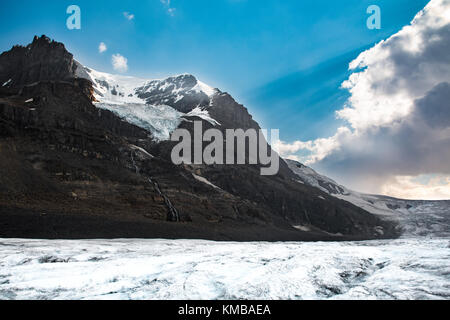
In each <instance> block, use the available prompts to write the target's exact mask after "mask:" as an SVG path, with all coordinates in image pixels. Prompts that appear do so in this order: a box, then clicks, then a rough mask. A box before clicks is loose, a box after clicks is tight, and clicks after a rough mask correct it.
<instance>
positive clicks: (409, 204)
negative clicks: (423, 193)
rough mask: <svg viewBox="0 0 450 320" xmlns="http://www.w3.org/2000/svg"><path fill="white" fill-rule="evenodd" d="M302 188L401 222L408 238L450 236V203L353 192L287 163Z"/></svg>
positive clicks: (301, 165)
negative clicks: (312, 189) (319, 191)
mask: <svg viewBox="0 0 450 320" xmlns="http://www.w3.org/2000/svg"><path fill="white" fill-rule="evenodd" d="M285 162H286V163H287V165H288V166H289V168H290V169H291V170H292V172H294V173H295V174H296V175H297V177H298V179H297V180H296V181H297V182H299V183H301V184H306V185H310V186H312V187H316V188H318V189H320V190H322V191H323V192H326V193H328V194H329V195H331V196H333V197H336V198H338V199H342V200H345V201H348V202H350V203H352V204H354V205H355V206H358V207H360V208H362V209H364V210H366V211H368V212H370V213H373V214H375V215H379V216H382V217H383V218H385V219H391V220H395V221H399V222H400V223H401V226H402V228H403V231H404V235H406V236H411V235H435V236H436V235H437V236H449V235H450V232H449V231H448V230H449V228H450V209H449V208H450V201H425V200H422V201H420V200H403V199H396V198H392V197H387V196H381V195H371V194H364V193H360V192H356V191H353V190H350V189H348V188H346V187H344V186H342V185H340V184H338V183H337V182H335V181H334V180H332V179H330V178H328V177H326V176H324V175H321V174H319V173H317V172H316V171H315V170H313V169H312V168H310V167H307V166H305V165H303V164H301V163H299V162H297V161H294V160H289V159H285Z"/></svg>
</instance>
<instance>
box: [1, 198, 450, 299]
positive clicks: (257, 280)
mask: <svg viewBox="0 0 450 320" xmlns="http://www.w3.org/2000/svg"><path fill="white" fill-rule="evenodd" d="M400 221H401V222H402V223H403V224H404V225H403V228H404V230H405V231H404V234H403V236H402V237H401V238H400V239H397V240H374V241H360V242H275V243H269V242H242V243H238V242H214V241H203V240H183V239H180V240H165V239H152V240H146V239H114V240H104V239H93V240H29V239H0V299H24V300H28V299H30V300H35V299H69V300H72V299H73V300H80V299H90V300H103V299H108V300H111V299H114V300H117V299H119V300H129V299H132V300H149V299H150V300H151V299H168V300H179V299H182V300H196V299H217V300H229V299H231V300H234V299H249V300H251V299H268V300H277V299H298V300H301V299H332V300H339V299H342V300H349V299H350V300H353V299H354V300H359V299H379V300H381V299H387V300H392V299H401V300H404V299H445V300H447V299H450V263H449V261H450V210H449V205H448V203H447V202H427V201H424V202H420V204H419V205H417V206H415V207H414V208H410V209H409V218H408V219H402V220H400Z"/></svg>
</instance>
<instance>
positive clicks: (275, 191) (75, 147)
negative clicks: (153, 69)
mask: <svg viewBox="0 0 450 320" xmlns="http://www.w3.org/2000/svg"><path fill="white" fill-rule="evenodd" d="M3 84H4V85H3ZM2 85H3V86H2ZM93 92H94V91H93V88H92V84H91V82H90V81H88V80H86V79H83V78H78V77H77V63H76V62H75V61H74V59H73V57H72V55H71V54H70V53H68V52H67V51H66V49H65V48H64V45H63V44H61V43H57V42H54V41H50V40H49V39H48V38H46V37H44V36H43V37H40V38H38V37H36V38H35V39H34V41H33V43H31V44H30V45H28V46H26V47H21V46H15V47H13V48H12V49H11V50H10V51H8V52H5V53H3V54H2V55H1V56H0V237H37V238H120V237H134V238H139V237H145V238H203V239H213V240H237V241H241V240H269V241H276V240H344V239H372V238H378V237H395V236H397V231H396V228H395V226H394V225H392V224H391V223H390V222H385V221H382V220H380V219H379V218H377V217H376V216H374V215H372V214H369V213H367V212H366V211H364V210H362V209H360V208H358V207H356V206H353V205H352V204H350V203H348V202H345V201H342V200H339V199H335V198H333V197H331V196H330V195H328V194H326V193H324V192H322V191H320V190H319V189H316V188H313V187H310V186H307V185H302V184H300V183H298V182H296V180H297V179H296V177H295V175H293V173H292V171H291V170H290V169H289V168H288V167H287V165H286V164H285V163H284V162H283V161H281V169H280V172H279V174H278V175H276V176H266V177H264V176H261V175H260V172H259V166H250V165H239V166H238V165H236V166H220V165H214V166H203V165H198V166H194V165H183V166H175V165H173V164H172V162H171V161H170V150H171V147H172V146H173V143H171V142H163V143H156V142H154V141H153V140H152V137H151V134H150V132H147V131H145V130H144V129H141V128H139V127H136V126H134V125H132V124H129V123H127V122H125V121H123V120H121V119H120V118H118V117H117V116H116V115H114V114H113V113H111V112H109V111H106V110H100V109H98V108H96V107H95V105H94V104H93V103H92V101H93ZM157 94H161V92H160V91H158V92H155V95H157ZM206 98H207V97H206V96H203V95H198V96H191V97H188V99H185V100H184V101H183V104H182V105H180V106H174V107H177V108H178V109H180V110H183V111H189V110H192V109H193V108H195V107H196V106H197V105H198V102H199V99H200V101H201V102H202V103H203V104H204V106H205V108H208V109H209V113H210V115H211V116H212V117H214V118H215V119H216V120H217V121H219V122H220V123H221V126H220V129H222V130H225V129H226V128H243V129H246V128H259V126H258V124H257V123H256V122H255V121H253V120H252V118H251V116H250V115H249V114H248V112H247V110H246V109H245V108H244V107H243V106H242V105H239V104H238V103H236V102H235V101H234V99H233V98H232V97H231V96H230V95H228V94H226V93H222V92H220V91H217V93H216V94H215V95H214V97H213V98H212V101H211V103H208V104H207V103H205V99H206ZM145 99H147V100H148V101H150V102H151V101H154V100H157V99H158V97H157V96H152V94H151V93H148V92H147V93H146V96H145ZM190 104H192V105H190ZM208 125H209V123H206V122H204V127H205V128H208ZM182 126H183V127H185V128H187V129H190V130H192V123H190V122H187V121H185V122H183V123H182ZM209 126H211V125H209ZM202 179H203V182H202V181H201V180H202ZM204 179H207V181H209V182H211V183H212V184H214V185H215V187H214V186H211V185H210V184H207V183H205V181H206V180H204ZM294 226H297V228H295V227H294ZM380 227H381V228H383V231H384V232H383V235H381V233H379V232H377V230H380Z"/></svg>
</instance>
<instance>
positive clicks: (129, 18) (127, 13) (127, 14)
mask: <svg viewBox="0 0 450 320" xmlns="http://www.w3.org/2000/svg"><path fill="white" fill-rule="evenodd" d="M123 16H124V17H125V19H127V20H130V21H131V20H133V19H134V14H132V13H130V12H124V13H123Z"/></svg>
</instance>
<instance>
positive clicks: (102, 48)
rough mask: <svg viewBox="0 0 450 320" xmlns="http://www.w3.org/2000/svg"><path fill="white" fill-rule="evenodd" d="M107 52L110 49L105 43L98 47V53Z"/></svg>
mask: <svg viewBox="0 0 450 320" xmlns="http://www.w3.org/2000/svg"><path fill="white" fill-rule="evenodd" d="M106 50H108V47H107V46H106V44H105V43H104V42H100V44H99V45H98V52H99V53H103V52H105V51H106Z"/></svg>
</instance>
